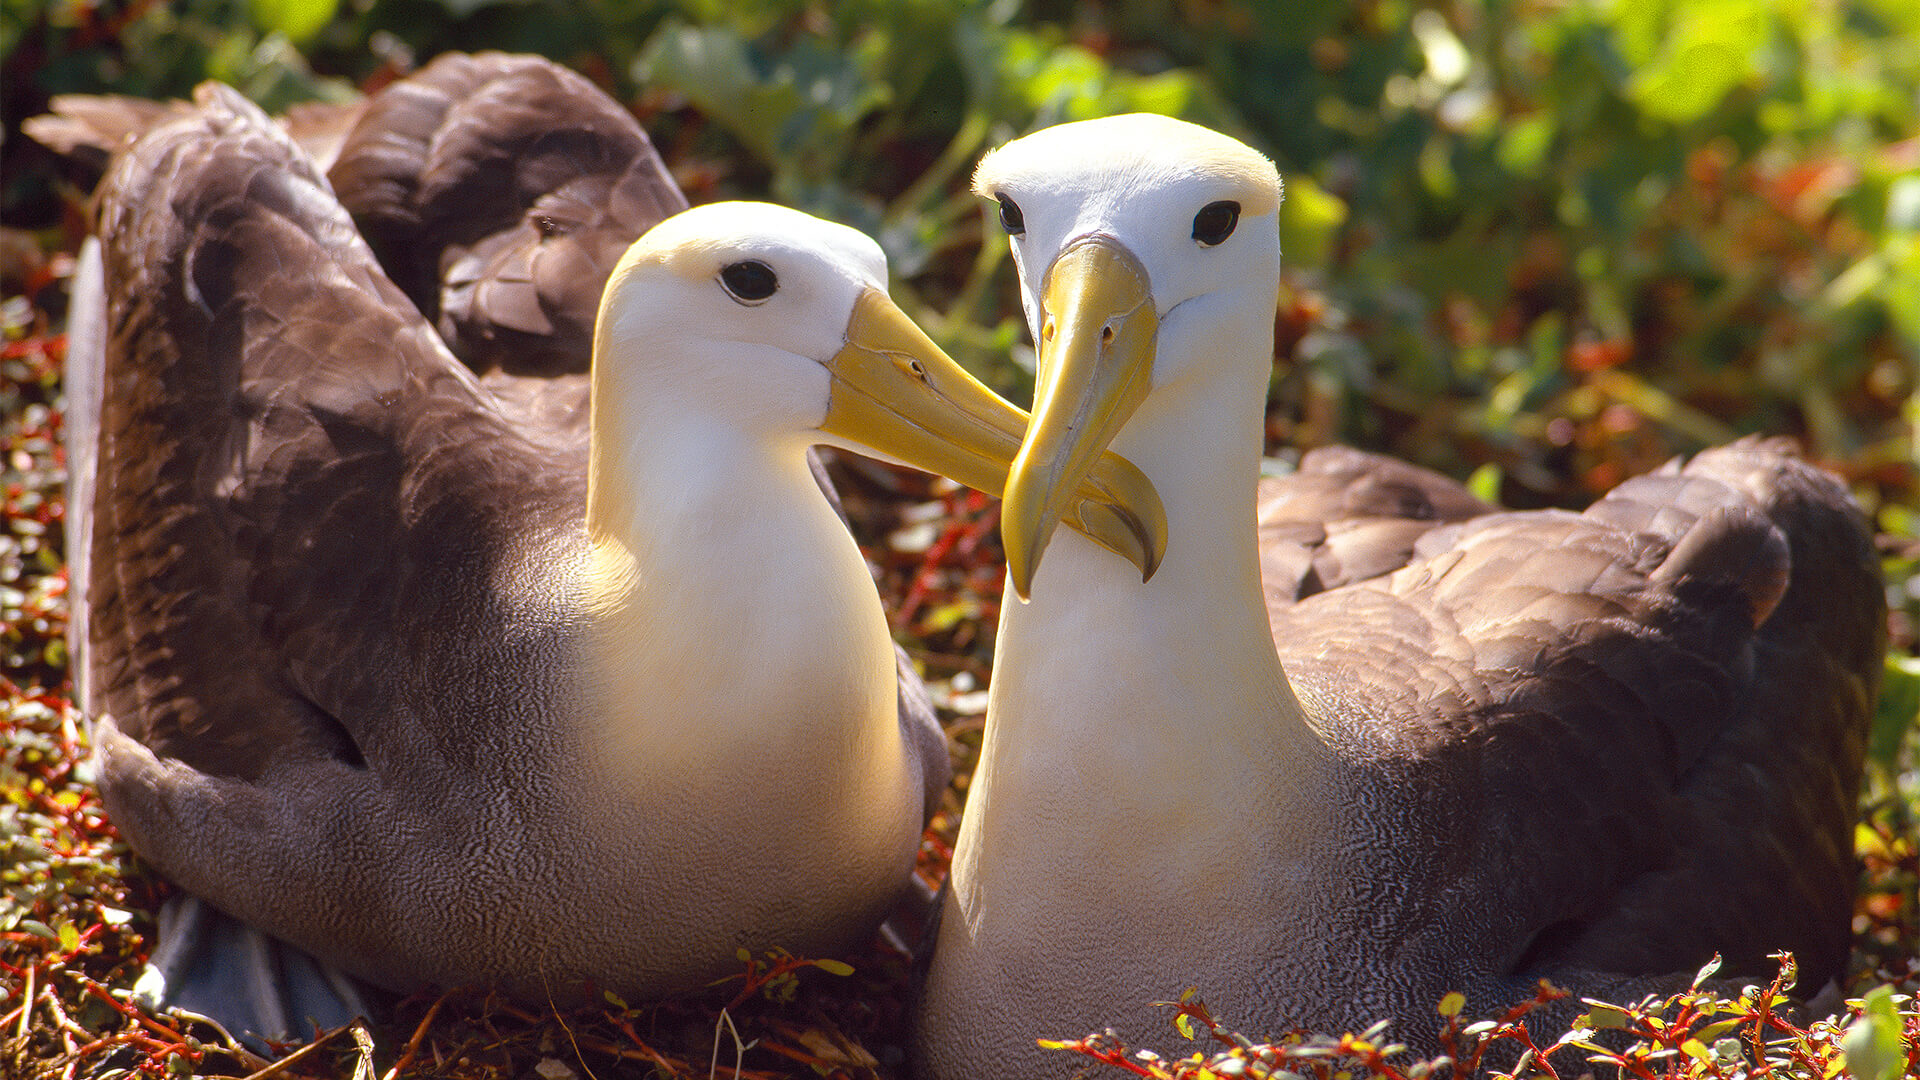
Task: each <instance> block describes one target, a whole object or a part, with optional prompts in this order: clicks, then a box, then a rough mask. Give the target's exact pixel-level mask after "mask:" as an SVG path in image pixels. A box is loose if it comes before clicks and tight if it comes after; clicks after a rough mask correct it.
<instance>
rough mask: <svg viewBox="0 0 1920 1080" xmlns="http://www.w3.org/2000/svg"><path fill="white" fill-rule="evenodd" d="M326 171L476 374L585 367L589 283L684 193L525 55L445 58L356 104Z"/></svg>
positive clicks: (592, 295) (576, 81)
mask: <svg viewBox="0 0 1920 1080" xmlns="http://www.w3.org/2000/svg"><path fill="white" fill-rule="evenodd" d="M327 175H328V179H329V180H331V181H332V183H333V187H334V190H335V191H336V192H337V193H338V194H339V197H340V202H341V205H343V206H345V207H346V208H347V211H348V212H349V213H351V214H352V215H353V220H354V222H355V224H357V225H358V226H359V228H360V233H361V235H362V236H364V237H365V238H366V241H367V243H368V245H369V246H371V247H372V248H373V251H374V254H375V255H377V256H378V257H379V259H380V263H381V265H382V266H384V267H385V268H386V270H387V273H388V275H389V276H391V277H392V278H393V281H394V283H395V284H397V285H399V286H400V288H401V290H402V291H404V292H405V293H406V294H407V295H408V296H410V297H412V298H413V301H414V303H415V304H416V305H418V306H419V308H420V310H421V311H422V312H424V313H425V314H426V316H427V318H428V319H429V320H430V321H432V322H433V323H434V325H435V326H436V328H437V329H438V330H439V331H440V334H441V336H442V337H443V338H444V339H445V340H446V341H447V343H448V345H449V346H450V347H451V348H452V349H453V351H454V353H455V354H456V355H458V356H459V357H460V358H461V359H462V360H464V361H465V362H466V363H467V364H468V365H469V366H471V367H472V368H474V370H476V371H481V372H485V371H489V370H492V369H495V368H500V369H503V370H505V371H507V372H509V373H511V374H557V373H561V372H581V371H585V370H586V359H587V354H588V352H589V345H590V343H591V340H592V335H593V315H594V311H595V309H596V308H597V306H598V305H599V302H600V289H601V287H602V286H603V285H604V284H605V283H606V280H607V274H608V273H609V272H611V271H612V270H613V264H614V263H615V262H617V261H618V260H619V258H620V256H621V254H623V253H624V252H625V251H626V250H627V245H628V244H630V243H632V242H633V239H634V238H635V237H638V236H639V235H640V234H641V233H643V232H645V231H646V230H647V228H648V226H650V225H652V224H653V223H654V222H656V221H659V220H661V219H662V218H665V217H668V216H670V215H672V214H675V213H678V212H679V211H681V210H684V209H686V206H687V200H686V197H685V196H683V195H682V194H681V193H680V188H679V186H678V185H676V184H675V183H674V182H673V178H672V177H671V176H670V175H669V174H668V173H667V169H666V166H665V165H664V164H663V163H662V162H661V160H660V156H659V155H658V154H657V153H655V152H654V149H653V144H652V143H651V142H650V141H649V140H648V139H647V136H646V133H645V132H643V131H641V130H640V125H639V124H638V123H636V122H635V121H634V118H633V116H632V114H631V113H629V112H627V111H626V110H625V109H623V108H621V107H620V106H619V105H617V104H615V103H614V102H613V101H612V100H611V99H609V98H608V97H607V96H606V95H605V94H602V93H600V92H599V90H598V89H596V88H595V87H594V86H593V84H592V83H589V82H588V81H587V80H586V79H584V78H582V77H581V76H579V75H577V74H575V73H574V72H571V71H568V70H567V69H565V68H562V67H559V66H558V65H555V64H552V63H550V62H548V61H545V60H542V59H540V58H538V57H532V56H508V55H503V54H500V53H482V54H479V55H474V56H468V55H463V54H457V53H450V54H447V55H445V56H442V57H440V58H438V59H436V60H435V61H434V62H433V63H431V64H428V65H427V66H426V67H425V68H422V69H421V70H420V72H419V73H418V74H417V75H414V76H413V77H411V78H408V79H406V80H404V81H402V82H399V83H396V84H394V85H392V86H389V87H387V88H386V89H384V90H382V91H381V92H380V93H379V94H377V95H375V96H374V97H373V98H372V99H370V100H369V101H368V102H367V106H366V109H365V111H364V112H363V114H362V115H361V117H360V120H359V122H358V123H357V124H356V125H355V127H354V128H353V130H352V131H351V132H350V133H349V134H348V135H347V137H346V140H345V143H344V144H343V145H342V147H341V149H340V156H339V160H338V161H336V162H334V164H333V166H332V168H331V169H329V170H328V174H327Z"/></svg>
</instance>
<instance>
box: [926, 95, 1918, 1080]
mask: <svg viewBox="0 0 1920 1080" xmlns="http://www.w3.org/2000/svg"><path fill="white" fill-rule="evenodd" d="M975 186H976V190H977V191H978V192H979V193H980V194H981V195H983V196H985V197H986V198H989V199H993V200H997V201H998V203H999V212H1000V220H1001V222H1002V224H1003V225H1004V226H1005V228H1006V231H1007V232H1008V233H1009V234H1010V236H1011V244H1012V248H1013V254H1014V258H1015V261H1016V264H1017V265H1018V268H1019V271H1020V280H1021V287H1022V293H1021V298H1022V300H1023V302H1024V304H1025V307H1026V311H1027V314H1028V317H1029V320H1030V322H1031V324H1032V329H1033V332H1034V337H1035V340H1036V342H1038V346H1039V354H1040V359H1039V385H1038V389H1037V391H1036V395H1035V407H1034V416H1033V420H1032V424H1031V427H1030V428H1029V431H1028V435H1027V439H1026V442H1025V445H1024V446H1023V447H1022V449H1021V452H1020V456H1019V457H1018V458H1017V459H1016V461H1015V464H1014V467H1013V470H1012V472H1011V473H1010V475H1009V477H1008V479H1007V487H1006V500H1005V504H1004V507H1003V514H1004V517H1003V526H1002V530H1003V534H1004V536H1005V538H1006V543H1007V556H1008V564H1009V588H1010V589H1012V590H1013V591H1014V592H1017V593H1018V594H1020V595H1021V596H1022V597H1025V596H1031V602H1030V603H1020V602H1011V598H1010V602H1009V603H1008V604H1006V605H1005V607H1004V608H1003V615H1002V619H1001V625H1000V635H999V639H998V643H997V657H996V662H995V667H994V674H993V682H992V687H991V697H990V704H989V708H988V719H987V727H986V732H985V741H984V744H983V746H982V752H981V757H980V762H979V766H978V769H977V771H976V772H975V773H974V776H973V782H972V785H971V788H970V791H969V795H968V801H967V806H966V813H965V818H964V821H963V824H962V827H961V832H960V836H959V841H958V844H957V847H956V850H955V853H954V860H953V872H952V880H951V888H950V892H949V895H948V897H947V900H946V902H945V907H944V910H943V912H942V917H941V925H940V932H939V940H938V944H937V946H936V949H935V951H934V956H933V961H932V968H931V971H930V973H929V978H928V983H927V986H926V990H925V996H924V999H923V1002H922V1006H921V1008H920V1014H919V1020H920V1033H919V1035H918V1050H917V1052H918V1054H919V1057H920V1059H921V1061H922V1063H923V1065H924V1066H925V1071H926V1072H927V1073H929V1074H930V1075H932V1076H937V1077H949V1078H958V1077H965V1076H978V1075H981V1074H982V1073H983V1072H991V1073H992V1074H993V1075H996V1076H1008V1077H1037V1076H1065V1075H1070V1074H1072V1073H1073V1072H1074V1071H1075V1070H1076V1069H1077V1068H1079V1065H1080V1059H1078V1058H1076V1057H1074V1056H1072V1055H1068V1054H1061V1053H1052V1052H1047V1051H1042V1050H1039V1049H1037V1048H1036V1047H1035V1044H1034V1039H1035V1037H1036V1036H1039V1037H1053V1038H1060V1037H1067V1038H1072V1037H1077V1036H1080V1035H1083V1034H1086V1033H1087V1032H1090V1031H1097V1030H1099V1029H1101V1028H1103V1027H1108V1026H1113V1027H1116V1028H1118V1029H1119V1030H1120V1031H1121V1033H1122V1034H1124V1035H1126V1036H1128V1037H1130V1038H1132V1039H1134V1040H1142V1039H1145V1040H1151V1041H1153V1042H1159V1041H1160V1038H1161V1035H1162V1033H1164V1032H1166V1031H1167V1030H1168V1028H1167V1026H1166V1021H1167V1013H1166V1011H1165V1010H1156V1009H1153V1008H1151V1007H1150V1005H1149V1003H1150V1002H1153V1001H1155V1000H1168V999H1171V998H1174V997H1176V996H1177V995H1179V994H1180V992H1181V991H1182V990H1183V989H1184V988H1186V987H1189V986H1192V987H1198V988H1199V990H1200V992H1201V994H1202V996H1203V997H1204V998H1205V1000H1206V1001H1207V1002H1208V1004H1209V1005H1210V1006H1211V1007H1212V1009H1213V1011H1214V1013H1215V1014H1216V1015H1218V1016H1220V1017H1222V1018H1223V1019H1225V1020H1227V1021H1229V1022H1231V1023H1233V1024H1234V1025H1235V1026H1238V1027H1240V1028H1242V1029H1243V1030H1248V1031H1253V1032H1277V1031H1280V1030H1284V1029H1286V1028H1290V1027H1292V1026H1295V1025H1300V1026H1305V1027H1309V1028H1314V1029H1320V1030H1331V1031H1335V1032H1337V1031H1340V1030H1359V1029H1360V1028H1361V1027H1363V1026H1365V1025H1367V1024H1369V1023H1371V1022H1372V1021H1374V1020H1377V1019H1390V1020H1392V1021H1393V1022H1394V1027H1393V1029H1392V1037H1393V1038H1396V1039H1405V1040H1408V1041H1410V1042H1412V1043H1413V1044H1415V1045H1416V1046H1420V1045H1430V1043H1431V1039H1432V1036H1433V1033H1434V1031H1435V1029H1436V1027H1437V1023H1438V1019H1437V1017H1436V1015H1435V1011H1434V1010H1435V1006H1436V1003H1438V1002H1439V1001H1440V999H1441V998H1442V996H1443V995H1445V994H1446V993H1447V992H1449V991H1454V990H1458V991H1462V992H1464V993H1465V994H1466V995H1467V997H1468V1001H1469V1007H1470V1008H1474V1009H1482V1010H1491V1009H1496V1008H1499V1007H1503V1006H1505V1005H1507V1004H1509V1003H1511V1002H1513V1001H1517V1000H1520V999H1523V998H1526V997H1529V996H1531V994H1532V993H1533V989H1534V985H1535V980H1536V979H1537V978H1538V977H1540V976H1549V977H1551V978H1552V979H1553V980H1554V981H1555V982H1556V983H1558V984H1559V985H1561V986H1563V987H1566V988H1568V989H1571V990H1573V991H1575V992H1576V993H1587V994H1610V993H1634V992H1636V991H1637V990H1638V989H1640V988H1643V987H1648V986H1655V985H1663V984H1664V985H1671V980H1670V978H1669V977H1670V976H1671V975H1672V974H1673V973H1685V974H1683V975H1681V982H1682V984H1684V980H1685V978H1686V977H1688V976H1690V975H1691V974H1692V972H1693V971H1695V970H1696V969H1697V968H1698V967H1699V966H1700V965H1701V964H1702V963H1703V962H1704V961H1706V960H1707V959H1708V958H1709V957H1710V956H1711V955H1712V954H1713V953H1715V952H1719V953H1721V954H1722V955H1724V956H1725V957H1726V958H1727V962H1728V968H1727V970H1728V971H1729V972H1732V973H1739V974H1769V973H1771V971H1772V970H1773V964H1772V962H1771V961H1769V960H1768V959H1767V957H1766V954H1767V953H1768V952H1770V951H1772V950H1775V949H1790V950H1792V951H1793V952H1794V953H1795V954H1796V956H1797V957H1798V959H1799V961H1800V969H1801V972H1802V978H1803V984H1804V985H1806V986H1808V987H1809V988H1817V987H1818V986H1819V984H1820V983H1821V982H1823V981H1824V980H1826V979H1828V978H1829V977H1831V976H1833V975H1834V974H1836V973H1838V972H1839V971H1840V970H1841V967H1842V965H1843V963H1844V959H1845V956H1846V949H1847V940H1848V916H1849V910H1850V893H1851V882H1852V878H1853V871H1852V867H1851V863H1850V858H1849V848H1850V830H1851V821H1852V815H1853V812H1854V801H1853V800H1854V797H1855V788H1856V785H1857V782H1858V779H1859V770H1860V761H1861V754H1862V748H1863V741H1864V727H1865V720H1866V717H1867V715H1868V708H1869V704H1870V702H1871V700H1872V696H1873V692H1874V687H1875V673H1876V671H1877V666H1878V656H1879V650H1880V642H1881V634H1882V632H1883V631H1882V609H1881V604H1882V600H1881V594H1880V590H1879V585H1878V580H1877V572H1876V568H1875V564H1874V560H1873V557H1872V552H1871V550H1870V547H1869V544H1868V541H1867V535H1866V533H1865V531H1864V529H1863V525H1862V522H1861V520H1860V516H1859V514H1858V511H1857V509H1856V508H1855V507H1854V506H1853V505H1852V503H1851V500H1850V499H1849V497H1848V495H1847V493H1846V492H1845V490H1844V489H1843V488H1842V487H1841V486H1840V485H1839V484H1838V483H1836V482H1835V481H1834V480H1833V479H1832V478H1831V477H1829V476H1827V475H1825V474H1823V473H1821V472H1820V471H1818V470H1816V469H1813V468H1811V467H1809V466H1807V465H1805V464H1804V463H1802V462H1801V461H1799V460H1798V459H1796V458H1795V457H1794V456H1793V455H1792V454H1790V453H1789V452H1786V451H1784V450H1783V449H1782V448H1780V447H1778V446H1776V445H1774V444H1769V443H1761V442H1752V441H1748V442H1743V443H1740V444H1736V445H1734V446H1731V447H1727V448H1723V449H1720V450H1715V451H1710V452H1708V453H1703V454H1701V455H1700V456H1698V457H1697V458H1695V459H1694V460H1693V461H1692V462H1691V463H1690V464H1688V465H1686V466H1685V467H1684V468H1681V467H1678V466H1674V467H1670V468H1668V469H1665V470H1662V471H1661V472H1659V473H1657V474H1655V475H1651V476H1647V477H1642V478H1640V479H1637V480H1634V481H1631V482H1629V483H1628V484H1625V485H1623V486H1622V487H1621V488H1620V489H1618V490H1616V491H1615V492H1613V493H1612V494H1611V495H1610V496H1608V497H1607V498H1606V499H1604V500H1602V501H1601V502H1599V503H1598V504H1596V505H1595V506H1594V507H1592V508H1591V509H1589V510H1588V511H1586V512H1585V513H1583V514H1573V513H1565V512H1535V513H1494V512H1491V511H1490V508H1482V507H1477V506H1476V504H1475V503H1474V501H1473V500H1472V499H1471V498H1470V497H1468V496H1466V494H1465V492H1463V491H1460V490H1459V489H1458V488H1457V487H1454V486H1451V485H1448V484H1446V483H1445V482H1444V481H1440V480H1438V478H1434V477H1431V476H1430V475H1428V474H1423V473H1419V472H1418V471H1417V470H1412V469H1410V468H1408V467H1406V466H1404V465H1398V464H1397V463H1391V464H1390V463H1386V462H1383V461H1381V460H1379V459H1371V458H1368V457H1366V456H1363V455H1352V454H1348V455H1344V456H1336V459H1335V460H1326V461H1320V462H1316V461H1315V460H1314V459H1313V458H1311V457H1310V458H1309V459H1308V468H1307V469H1306V470H1304V472H1305V473H1306V474H1307V475H1305V476H1304V477H1303V478H1302V479H1301V480H1300V481H1298V482H1296V483H1293V484H1288V483H1280V484H1276V485H1275V486H1273V487H1271V488H1267V489H1265V490H1264V491H1263V493H1262V498H1261V499H1260V500H1256V489H1257V488H1258V487H1259V484H1260V482H1259V479H1258V474H1257V470H1258V461H1259V457H1260V452H1261V445H1262V415H1263V403H1264V399H1265V390H1266V386H1267V380H1268V375H1269V371H1270V365H1271V356H1272V346H1273V316H1274V303H1275V296H1276V290H1277V284H1278V274H1279V268H1280V249H1279V243H1278V239H1277V227H1276V217H1275V215H1276V210H1277V208H1278V205H1279V201H1280V196H1281V191H1280V184H1279V180H1278V177H1277V176H1276V173H1275V170H1274V168H1273V166H1272V164H1271V163H1270V162H1268V161H1267V160H1266V159H1265V158H1263V157H1261V156H1260V155H1259V154H1257V153H1255V152H1253V151H1252V150H1250V149H1248V148H1247V147H1245V146H1243V145H1241V144H1240V143H1238V142H1236V141H1234V140H1232V139H1229V138H1226V137H1224V136H1221V135H1218V134H1215V133H1213V132H1210V131H1207V130H1205V129H1203V128H1198V127H1194V126H1192V125H1188V124H1184V123H1180V122H1177V121H1173V120H1168V119H1164V118H1158V117H1147V116H1129V117H1118V118H1112V119H1107V120H1097V121H1090V122H1086V123H1080V124H1070V125H1065V126H1062V127H1058V128H1054V129H1051V130H1047V131H1042V132H1039V133H1037V134H1034V135H1030V136H1028V137H1026V138H1024V139H1021V140H1018V141H1016V142H1014V143H1011V144H1009V145H1008V146H1006V147H1003V148H1002V149H1000V150H998V151H996V152H994V153H993V154H990V155H989V156H988V157H987V158H986V159H985V160H984V161H983V162H982V163H981V165H980V168H979V171H978V173H977V175H976V178H975ZM1108 447H1111V448H1112V449H1113V450H1114V451H1117V452H1119V453H1120V454H1122V455H1123V456H1124V457H1125V458H1127V459H1128V460H1130V461H1132V462H1133V463H1134V464H1136V465H1138V466H1139V467H1140V469H1141V471H1142V472H1144V473H1145V474H1146V475H1147V477H1148V479H1150V480H1151V481H1152V483H1153V484H1154V486H1155V487H1156V488H1157V489H1158V491H1159V494H1160V497H1161V498H1162V499H1163V500H1164V505H1165V512H1166V550H1165V553H1164V557H1163V560H1162V561H1161V563H1160V567H1159V571H1158V573H1157V574H1156V575H1155V576H1154V577H1153V578H1152V579H1151V580H1150V581H1147V582H1145V583H1143V582H1142V581H1141V579H1140V575H1139V574H1138V573H1136V572H1134V570H1133V568H1132V567H1130V566H1128V565H1127V564H1126V563H1124V562H1122V561H1121V560H1119V559H1116V558H1114V557H1112V555H1110V554H1108V553H1107V552H1104V551H1100V550H1097V549H1095V548H1094V547H1092V546H1090V545H1088V544H1086V543H1084V542H1083V541H1082V540H1081V539H1080V538H1079V537H1077V536H1074V535H1073V534H1071V533H1066V532H1058V533H1056V532H1055V529H1054V525H1055V522H1056V520H1057V518H1058V514H1059V511H1060V508H1061V506H1062V505H1063V500H1064V499H1065V498H1067V497H1068V496H1070V495H1071V493H1072V492H1073V491H1074V490H1075V486H1076V485H1077V484H1078V483H1079V477H1080V476H1081V473H1080V470H1081V469H1082V468H1083V467H1084V465H1085V463H1087V462H1089V461H1091V460H1093V459H1094V455H1096V454H1097V453H1099V452H1101V451H1102V450H1104V449H1106V448H1108ZM1369 488H1371V491H1369V490H1368V489H1369ZM1326 496H1332V498H1330V499H1327V498H1325V497H1326ZM1382 496H1386V497H1382ZM1343 506H1351V507H1353V508H1355V509H1356V510H1358V511H1359V512H1360V513H1362V514H1364V515H1369V516H1371V518H1372V520H1371V521H1370V522H1366V523H1364V525H1365V527H1364V528H1363V529H1360V530H1358V531H1355V532H1349V531H1347V530H1344V529H1343V528H1342V522H1340V521H1336V520H1328V518H1329V517H1331V516H1334V515H1336V514H1340V515H1344V514H1345V513H1346V510H1344V509H1342V507H1343ZM1482 511H1486V512H1482ZM1316 513H1318V514H1321V515H1322V520H1320V521H1318V522H1313V521H1312V520H1311V518H1312V516H1313V515H1314V514H1316ZM1262 514H1266V515H1269V516H1271V517H1273V518H1274V519H1275V520H1274V521H1272V522H1266V523H1263V521H1262V520H1261V516H1260V515H1262ZM1288 517H1291V518H1292V519H1293V524H1295V525H1302V524H1305V525H1308V526H1311V525H1313V524H1318V525H1319V526H1320V527H1321V533H1320V535H1319V536H1318V537H1316V536H1314V535H1313V533H1312V529H1311V528H1310V527H1308V528H1292V529H1289V528H1286V527H1285V526H1286V523H1285V522H1283V521H1281V520H1279V519H1282V518H1288ZM1303 517H1304V518H1305V519H1306V520H1305V521H1304V522H1303V520H1302V519H1303ZM1445 517H1457V518H1467V519H1470V520H1465V521H1462V522H1457V523H1451V524H1449V523H1445V522H1443V521H1441V520H1439V519H1441V518H1445ZM1421 518H1429V519H1432V520H1428V521H1426V522H1425V524H1424V525H1422V523H1421V522H1420V520H1419V519H1421ZM1396 519H1398V520H1399V521H1400V526H1399V527H1395V526H1394V525H1393V522H1395V521H1396ZM1266 525H1271V529H1270V530H1267V529H1266V528H1265V526H1266ZM1263 531H1269V533H1270V535H1271V536H1272V537H1273V539H1272V541H1271V542H1270V543H1269V544H1268V546H1267V547H1266V549H1265V550H1263V542H1262V539H1261V537H1262V533H1263ZM1363 535H1372V536H1375V537H1378V538H1379V541H1378V542H1376V541H1364V542H1361V543H1359V544H1358V546H1357V547H1356V546H1351V545H1350V546H1349V548H1348V549H1347V550H1345V551H1335V550H1334V548H1335V547H1337V546H1338V545H1335V544H1328V543H1324V542H1323V539H1324V538H1326V537H1335V538H1344V539H1341V541H1340V542H1341V543H1348V542H1349V541H1352V540H1353V538H1354V537H1357V536H1363ZM1303 538H1304V539H1303ZM1368 545H1372V547H1373V549H1372V550H1361V549H1362V548H1366V547H1368ZM1043 552H1044V555H1045V558H1044V560H1042V554H1043ZM1322 556H1326V557H1325V558H1322ZM1263 561H1265V562H1266V563H1267V565H1268V566H1269V567H1270V568H1271V569H1272V570H1273V571H1274V572H1275V574H1274V576H1275V577H1276V578H1278V579H1279V580H1269V581H1268V583H1267V585H1268V589H1267V590H1265V592H1264V595H1263V587H1262V580H1261V573H1262V564H1263ZM1342 566H1347V567H1350V568H1355V570H1356V577H1357V578H1358V579H1357V580H1347V581H1343V580H1341V579H1340V573H1339V571H1340V568H1341V567H1342ZM1303 568H1305V569H1303ZM1289 575H1290V576H1289ZM1327 579H1330V580H1327ZM1315 590H1320V591H1318V592H1315ZM1307 593H1313V595H1305V597H1304V599H1300V598H1299V597H1300V596H1301V595H1302V594H1307ZM1269 596H1270V597H1271V599H1268V597H1269Z"/></svg>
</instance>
